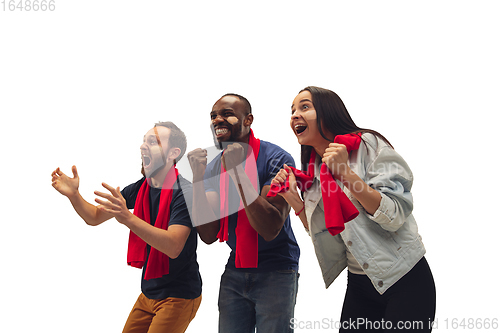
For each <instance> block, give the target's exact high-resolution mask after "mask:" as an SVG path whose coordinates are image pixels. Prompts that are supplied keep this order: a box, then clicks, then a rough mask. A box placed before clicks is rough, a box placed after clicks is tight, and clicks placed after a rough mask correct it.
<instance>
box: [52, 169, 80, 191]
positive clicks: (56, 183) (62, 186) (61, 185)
mask: <svg viewBox="0 0 500 333" xmlns="http://www.w3.org/2000/svg"><path fill="white" fill-rule="evenodd" d="M71 171H72V172H73V178H70V177H68V176H67V175H66V174H64V173H63V172H62V171H61V169H60V168H57V169H55V170H54V171H53V172H52V187H54V188H55V189H56V190H57V191H58V192H59V193H61V194H62V195H65V196H67V197H68V198H69V197H72V196H74V195H75V194H77V193H78V186H79V184H80V177H78V171H77V170H76V166H74V165H73V167H72V168H71Z"/></svg>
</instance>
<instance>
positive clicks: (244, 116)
mask: <svg viewBox="0 0 500 333" xmlns="http://www.w3.org/2000/svg"><path fill="white" fill-rule="evenodd" d="M210 117H211V125H212V131H213V134H214V141H215V144H216V146H218V147H219V148H220V149H223V152H222V153H221V154H219V155H218V156H217V157H216V158H215V159H214V160H213V161H211V162H210V163H209V164H208V165H207V152H206V150H203V149H195V150H193V151H192V152H190V153H189V154H188V159H189V163H190V165H191V168H192V170H193V222H194V224H195V225H196V226H197V229H198V233H199V235H200V238H201V239H202V240H203V241H204V242H205V243H207V244H211V243H213V242H215V241H216V240H217V239H219V240H220V241H226V242H227V244H228V245H229V247H230V248H231V254H230V256H229V260H228V262H227V265H226V269H225V271H224V274H223V275H222V278H221V283H220V291H219V332H222V333H235V332H236V333H237V332H245V333H247V332H254V330H255V328H256V329H257V331H258V332H273V333H280V332H291V331H292V328H291V325H290V320H291V319H292V318H293V313H294V307H295V299H296V293H297V279H298V273H297V271H298V259H299V247H298V245H297V242H296V240H295V236H294V234H293V231H292V229H291V226H290V218H289V216H288V214H289V211H290V207H289V206H288V204H287V203H286V202H285V201H284V200H282V199H281V198H278V197H274V198H268V197H266V194H267V192H268V191H269V188H270V184H271V180H272V179H273V177H274V176H275V175H276V173H277V172H278V171H279V169H280V167H281V166H282V165H283V164H285V163H286V164H287V165H294V161H293V159H292V157H291V156H290V155H289V154H288V153H287V152H285V151H284V150H283V149H281V148H280V147H278V146H276V145H274V144H272V143H269V142H266V141H263V140H259V139H257V138H255V136H254V134H253V131H252V130H251V128H250V126H251V125H252V122H253V115H252V112H251V106H250V103H249V102H248V100H247V99H246V98H244V97H242V96H240V95H236V94H227V95H224V96H222V98H220V99H219V100H218V101H217V102H216V103H215V105H214V106H213V108H212V112H211V113H210Z"/></svg>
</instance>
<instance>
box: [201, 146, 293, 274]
mask: <svg viewBox="0 0 500 333" xmlns="http://www.w3.org/2000/svg"><path fill="white" fill-rule="evenodd" d="M285 163H286V164H287V165H288V166H293V167H295V162H294V161H293V158H292V156H291V155H290V154H288V153H287V152H286V151H284V150H283V149H282V148H280V147H278V146H277V145H275V144H272V143H270V142H267V141H263V140H260V149H259V156H258V157H257V173H258V175H259V192H260V191H261V190H262V188H263V187H264V186H265V185H270V184H271V180H273V178H274V176H276V174H277V173H278V171H279V170H280V169H281V168H282V167H283V164H285ZM220 170H221V154H219V155H217V157H216V158H214V159H213V160H212V161H211V162H210V163H209V164H208V165H207V168H206V170H205V176H204V182H205V191H206V192H211V191H215V192H217V193H220ZM228 180H229V186H228V191H229V193H228V198H229V210H230V211H232V212H236V213H233V214H231V215H229V217H228V229H229V236H228V241H227V244H228V245H229V247H230V248H231V254H230V255H229V260H228V262H227V265H226V268H229V269H235V270H238V271H248V272H268V271H275V270H291V269H293V270H298V265H299V255H300V250H299V246H298V244H297V241H296V240H295V235H294V234H293V230H292V227H291V225H290V217H289V216H287V218H286V220H285V223H284V225H283V228H282V229H281V231H280V233H279V234H278V236H277V237H276V238H275V239H273V240H272V241H270V242H266V241H265V240H264V238H262V237H261V236H260V235H259V264H258V267H257V268H236V266H235V263H234V262H235V249H236V235H235V229H236V224H237V219H238V213H237V207H238V206H239V204H240V196H239V194H238V192H237V190H236V187H235V185H234V183H233V182H232V179H231V177H228Z"/></svg>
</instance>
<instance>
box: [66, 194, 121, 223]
mask: <svg viewBox="0 0 500 333" xmlns="http://www.w3.org/2000/svg"><path fill="white" fill-rule="evenodd" d="M68 199H69V201H70V202H71V205H73V208H74V209H75V211H76V213H77V214H78V215H79V216H80V217H81V218H82V219H83V220H84V221H85V223H87V224H88V225H92V226H96V225H99V224H101V223H102V222H104V221H106V220H109V219H110V218H111V217H112V215H110V214H108V213H106V212H103V211H101V210H99V209H98V208H97V207H96V206H94V205H92V204H91V203H89V202H87V201H86V200H85V199H84V198H83V197H82V196H81V194H80V192H76V193H75V194H74V195H73V196H71V197H68Z"/></svg>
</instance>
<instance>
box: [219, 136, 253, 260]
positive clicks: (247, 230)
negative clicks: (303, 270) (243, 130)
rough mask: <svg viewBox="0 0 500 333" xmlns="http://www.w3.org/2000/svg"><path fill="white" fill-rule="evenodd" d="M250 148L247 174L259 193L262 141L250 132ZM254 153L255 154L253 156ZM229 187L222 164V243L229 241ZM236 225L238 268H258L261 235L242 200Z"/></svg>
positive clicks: (246, 168) (246, 163)
mask: <svg viewBox="0 0 500 333" xmlns="http://www.w3.org/2000/svg"><path fill="white" fill-rule="evenodd" d="M248 145H249V146H250V148H249V149H248V151H247V157H246V162H245V173H246V174H247V176H248V178H249V179H250V181H251V182H252V185H253V187H254V188H255V189H256V190H257V192H259V189H258V188H257V187H258V175H257V156H259V149H260V140H259V139H256V138H255V136H254V135H253V131H252V130H250V137H249V139H248ZM252 152H253V154H252ZM228 185H229V175H228V174H227V172H226V170H224V167H223V166H222V163H221V175H220V197H221V202H220V216H221V219H220V230H219V233H218V234H217V238H219V241H220V242H224V241H227V240H228V234H229V230H228V201H229V200H228ZM237 221H238V222H237V224H236V229H235V234H236V251H235V255H236V258H235V262H234V264H235V266H236V268H257V266H258V257H259V234H258V233H257V231H255V229H254V228H253V227H252V226H251V225H250V222H249V221H248V217H247V213H246V212H245V207H244V205H243V202H242V201H241V200H240V206H239V208H238V220H237Z"/></svg>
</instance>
